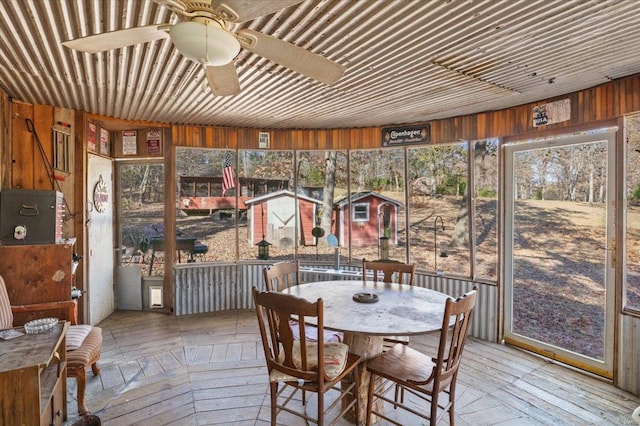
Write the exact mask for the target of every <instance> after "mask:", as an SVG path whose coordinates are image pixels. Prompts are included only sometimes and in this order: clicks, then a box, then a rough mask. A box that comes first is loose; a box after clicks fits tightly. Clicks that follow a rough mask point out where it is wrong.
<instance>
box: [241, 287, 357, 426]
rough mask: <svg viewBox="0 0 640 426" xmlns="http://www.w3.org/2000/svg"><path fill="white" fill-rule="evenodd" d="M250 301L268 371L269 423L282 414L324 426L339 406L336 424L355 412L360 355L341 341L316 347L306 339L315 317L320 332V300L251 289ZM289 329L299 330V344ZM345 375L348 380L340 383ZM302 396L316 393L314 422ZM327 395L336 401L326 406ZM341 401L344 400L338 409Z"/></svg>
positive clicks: (322, 327)
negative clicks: (310, 324) (256, 318)
mask: <svg viewBox="0 0 640 426" xmlns="http://www.w3.org/2000/svg"><path fill="white" fill-rule="evenodd" d="M253 301H254V303H255V306H256V314H257V317H258V327H259V329H260V336H261V337H262V346H263V348H264V355H265V359H266V363H267V370H268V373H269V389H270V394H271V424H272V425H275V424H276V419H277V416H278V414H279V413H280V412H281V411H286V412H288V413H291V414H293V415H295V416H298V417H301V418H303V419H305V420H306V421H307V422H313V423H316V424H318V425H324V422H325V417H326V415H327V414H328V413H329V412H330V411H332V410H333V409H334V407H341V409H340V412H339V413H338V414H337V415H336V416H335V420H339V419H340V418H341V417H342V416H343V415H344V414H346V413H347V411H349V410H351V409H355V410H356V412H357V409H358V403H357V398H356V389H358V385H359V374H355V370H356V368H357V366H358V364H359V363H360V356H358V355H355V354H352V353H351V352H349V347H348V346H347V345H346V344H344V343H339V342H330V343H318V342H312V341H309V340H308V339H307V338H306V337H305V336H306V334H307V333H305V328H306V327H307V326H308V325H307V319H309V318H313V319H314V322H315V323H316V327H317V329H318V331H319V332H320V333H322V332H323V331H324V317H323V315H324V305H323V302H322V299H318V300H316V301H315V302H310V301H307V300H305V299H301V298H299V297H296V296H293V295H290V294H283V293H278V292H275V291H265V292H260V291H258V289H257V288H256V287H253ZM292 318H296V321H295V322H292V321H291V319H292ZM292 327H297V328H298V329H299V335H300V340H296V339H294V337H293V330H292ZM348 376H351V379H352V380H351V381H350V382H348V383H347V382H345V384H341V381H342V380H343V379H345V378H347V377H348ZM298 391H302V396H303V397H302V405H303V407H295V404H298V403H299V401H300V400H299V399H296V398H294V396H295V394H296V393H297V392H298ZM304 392H313V393H315V394H316V395H317V398H318V407H317V408H318V410H317V415H316V417H315V418H314V417H312V416H311V415H309V414H307V412H306V407H305V406H306V403H307V401H306V398H305V396H304V395H305V393H304ZM329 393H331V395H332V396H335V399H334V400H333V402H332V403H331V404H329V405H328V407H327V408H325V397H326V396H328V394H329ZM344 398H347V400H346V402H345V403H344V404H342V406H340V405H339V403H340V402H341V401H342V399H344ZM327 402H328V400H327ZM283 422H284V423H283ZM281 424H290V421H287V420H281ZM331 424H333V423H331Z"/></svg>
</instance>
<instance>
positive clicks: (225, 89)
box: [205, 62, 240, 96]
mask: <svg viewBox="0 0 640 426" xmlns="http://www.w3.org/2000/svg"><path fill="white" fill-rule="evenodd" d="M205 73H206V74H207V80H208V81H209V87H211V92H213V94H214V95H216V96H232V95H237V94H238V93H240V81H239V80H238V72H237V71H236V66H235V65H234V64H233V62H230V63H228V64H226V65H221V66H217V67H216V66H212V65H210V66H208V67H205Z"/></svg>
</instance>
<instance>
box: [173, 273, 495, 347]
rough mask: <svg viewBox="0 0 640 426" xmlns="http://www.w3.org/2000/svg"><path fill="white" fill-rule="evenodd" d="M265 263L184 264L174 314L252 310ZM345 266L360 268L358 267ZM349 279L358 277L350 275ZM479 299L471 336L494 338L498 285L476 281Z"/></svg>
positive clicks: (458, 291) (444, 284)
mask: <svg viewBox="0 0 640 426" xmlns="http://www.w3.org/2000/svg"><path fill="white" fill-rule="evenodd" d="M268 265H269V264H266V263H259V264H254V263H240V264H237V265H235V264H216V265H213V264H212V265H203V266H192V265H189V266H185V267H180V268H176V269H175V282H174V300H175V307H174V311H175V314H176V315H187V314H197V313H205V312H217V311H224V310H228V309H253V301H252V297H251V288H252V287H253V286H257V287H258V288H259V289H260V290H263V289H264V283H263V276H262V269H263V268H264V267H266V266H268ZM343 268H344V269H348V270H353V271H356V270H359V269H360V268H359V267H357V266H348V265H347V266H344V267H343ZM301 278H302V280H303V281H305V282H307V281H320V280H330V279H332V276H330V275H326V274H320V273H313V272H305V273H303V274H302V277H301ZM349 279H359V278H358V277H349ZM415 285H418V286H420V287H425V288H430V289H433V290H437V291H440V292H443V293H446V294H449V295H451V296H452V297H458V296H461V295H462V294H464V293H466V292H468V291H469V290H471V288H472V287H473V285H474V283H473V282H471V281H467V280H462V279H453V278H448V277H438V276H432V275H421V274H416V279H415ZM478 287H479V289H480V290H479V292H478V300H477V302H476V308H475V310H474V315H473V321H472V323H471V335H472V336H473V337H476V338H479V339H484V340H489V341H494V342H495V341H497V339H498V335H497V330H498V325H497V313H498V304H497V301H498V287H497V286H494V285H487V284H478Z"/></svg>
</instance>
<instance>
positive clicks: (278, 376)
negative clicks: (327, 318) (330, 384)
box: [269, 342, 349, 382]
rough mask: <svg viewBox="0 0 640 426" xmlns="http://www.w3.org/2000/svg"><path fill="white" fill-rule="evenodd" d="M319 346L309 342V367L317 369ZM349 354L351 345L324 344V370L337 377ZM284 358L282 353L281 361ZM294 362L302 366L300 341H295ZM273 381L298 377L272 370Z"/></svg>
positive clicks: (292, 379)
mask: <svg viewBox="0 0 640 426" xmlns="http://www.w3.org/2000/svg"><path fill="white" fill-rule="evenodd" d="M317 355H318V348H317V343H307V368H308V369H309V370H315V369H316V368H317V366H318V358H317ZM348 355H349V346H347V345H345V344H344V343H325V344H324V371H325V374H326V375H327V377H328V378H329V379H333V378H335V377H337V376H338V375H339V374H340V373H342V371H343V370H344V367H345V366H346V365H347V357H348ZM283 360H284V354H283V353H281V354H280V362H282V361H283ZM293 362H294V364H295V365H296V366H297V367H298V368H300V365H301V363H300V342H294V343H293ZM269 380H270V381H271V382H287V381H296V380H298V379H297V377H292V376H289V375H287V374H284V373H282V372H280V371H278V370H272V371H271V373H270V374H269Z"/></svg>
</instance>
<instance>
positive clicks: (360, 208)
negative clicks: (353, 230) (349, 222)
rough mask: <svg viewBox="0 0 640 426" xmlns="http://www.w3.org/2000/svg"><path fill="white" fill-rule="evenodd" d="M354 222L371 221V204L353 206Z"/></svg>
mask: <svg viewBox="0 0 640 426" xmlns="http://www.w3.org/2000/svg"><path fill="white" fill-rule="evenodd" d="M352 208H353V221H354V222H367V221H368V220H369V203H356V204H353V205H352Z"/></svg>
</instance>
